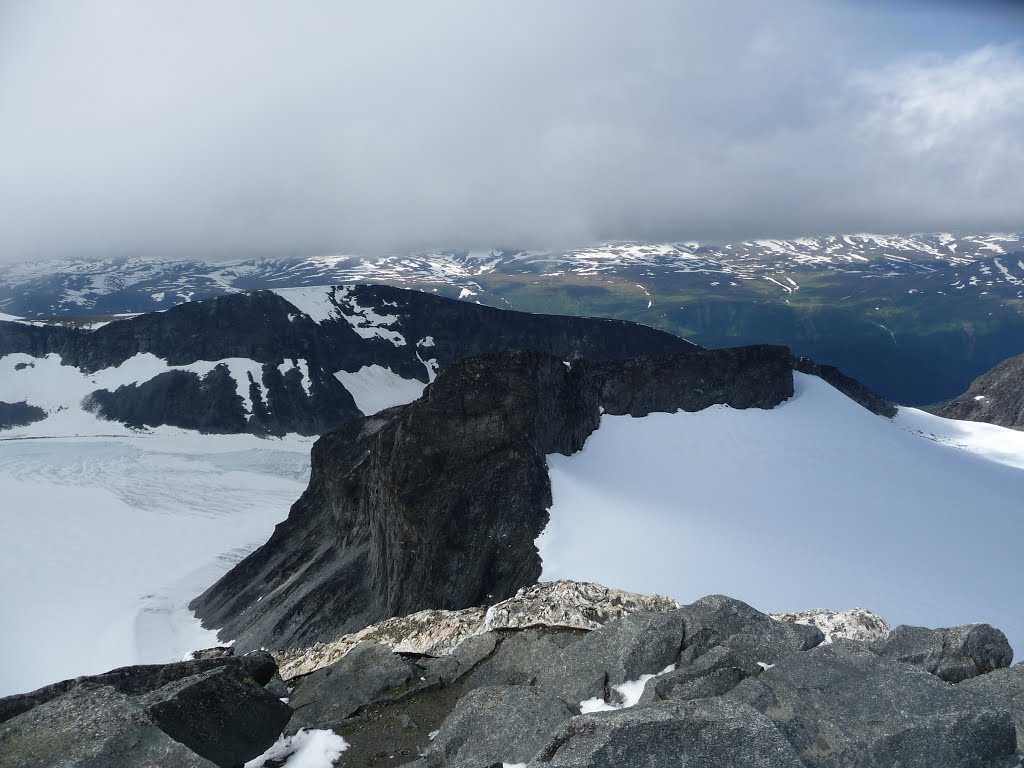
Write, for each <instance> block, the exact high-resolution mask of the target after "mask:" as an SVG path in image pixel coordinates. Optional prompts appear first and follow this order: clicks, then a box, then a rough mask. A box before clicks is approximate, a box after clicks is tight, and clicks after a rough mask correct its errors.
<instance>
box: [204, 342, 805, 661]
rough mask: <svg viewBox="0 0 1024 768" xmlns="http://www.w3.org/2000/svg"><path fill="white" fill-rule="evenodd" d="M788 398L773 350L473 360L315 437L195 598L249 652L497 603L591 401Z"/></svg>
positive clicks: (698, 403) (522, 582) (516, 574)
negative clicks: (284, 506)
mask: <svg viewBox="0 0 1024 768" xmlns="http://www.w3.org/2000/svg"><path fill="white" fill-rule="evenodd" d="M792 393H793V368H792V359H791V357H790V355H789V352H788V350H786V349H785V348H784V347H769V346H764V347H744V348H738V349H726V350H708V351H701V352H688V353H686V354H681V355H670V356H661V357H650V358H638V359H632V360H626V361H580V362H578V363H574V364H572V365H571V366H567V365H566V364H565V363H564V362H563V361H562V360H561V359H559V358H555V357H551V356H548V355H543V354H539V353H532V352H509V353H500V354H494V355H481V356H478V357H475V358H468V359H466V360H463V361H461V362H459V363H457V364H455V365H453V366H451V367H450V368H448V369H447V370H445V371H443V372H442V373H441V375H439V376H438V378H437V380H436V381H435V382H433V383H432V384H431V385H430V386H429V387H428V388H427V390H426V392H425V394H424V396H423V397H422V398H421V399H420V400H417V401H415V402H413V403H411V404H409V405H407V406H404V407H401V408H395V409H390V410H387V411H384V412H382V413H380V414H377V415H376V416H373V417H370V418H367V419H364V420H359V421H354V422H351V423H350V424H348V425H346V426H345V427H343V428H341V429H339V430H337V431H335V432H332V433H330V434H328V435H326V436H324V437H322V438H321V439H320V440H319V441H318V442H317V443H316V444H315V445H314V447H313V450H312V475H311V479H310V484H309V487H308V488H307V490H306V492H305V493H304V494H303V495H302V497H301V498H300V499H299V500H298V501H297V502H296V503H295V505H294V506H293V507H292V509H291V512H290V513H289V516H288V519H287V520H286V521H285V522H283V523H281V524H280V525H278V526H277V528H276V529H275V531H274V534H273V536H272V537H271V538H270V540H269V541H268V542H267V543H266V544H265V545H264V546H263V547H261V548H260V549H258V550H256V551H255V552H254V553H253V554H251V555H250V556H249V557H247V558H246V559H245V560H243V561H242V562H241V563H239V564H238V565H237V566H236V567H235V568H234V569H233V570H232V571H230V572H229V573H228V574H227V575H226V576H224V577H223V578H222V579H221V580H220V581H219V582H217V583H216V584H215V585H214V586H212V587H211V588H210V589H208V590H207V591H206V592H205V593H204V594H203V595H201V596H200V597H199V598H197V599H196V600H195V601H194V602H193V609H194V610H195V611H196V613H197V615H198V616H199V617H200V618H201V619H202V620H203V621H204V623H205V624H206V625H207V626H213V627H218V628H221V627H222V628H224V632H225V636H227V637H232V638H235V639H236V647H239V648H241V649H252V648H259V647H270V648H294V647H300V646H306V645H310V644H312V643H314V642H329V641H333V640H335V639H337V638H338V637H340V636H341V635H343V634H345V633H348V632H352V631H356V630H358V629H360V628H362V627H365V626H367V625H369V624H372V623H374V622H377V621H380V620H381V619H384V618H388V617H391V616H402V615H406V614H409V613H414V612H416V611H420V610H425V609H428V608H434V609H438V608H443V609H459V608H466V607H470V606H475V605H490V604H493V603H495V602H497V601H500V600H502V599H504V598H508V597H511V596H512V595H514V594H515V593H516V591H517V590H518V589H520V588H521V587H524V586H528V585H530V584H533V583H534V582H536V580H537V578H538V577H539V576H540V570H541V563H540V557H539V555H538V553H537V549H536V547H535V545H534V541H535V539H536V538H537V536H538V535H539V534H540V533H541V531H542V530H543V528H544V526H545V525H546V523H547V520H548V513H547V509H548V507H549V506H550V504H551V490H550V481H549V479H548V474H547V461H546V456H547V455H548V454H551V453H562V454H571V453H574V452H575V451H578V450H579V449H580V448H581V447H582V446H583V443H584V441H585V440H586V438H587V436H588V435H590V434H591V433H592V432H593V431H594V430H595V429H596V428H597V427H598V425H599V423H600V415H601V412H602V409H603V412H605V413H609V414H630V415H633V416H643V415H646V414H648V413H651V412H654V411H666V412H674V411H676V410H678V409H683V410H687V411H697V410H701V409H704V408H707V407H708V406H710V405H714V404H718V403H724V404H728V405H730V406H732V407H734V408H771V407H773V406H775V405H778V404H779V403H781V402H782V401H784V400H786V399H787V398H788V397H790V396H791V395H792ZM496 500H500V503H496Z"/></svg>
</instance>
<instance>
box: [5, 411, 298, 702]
mask: <svg viewBox="0 0 1024 768" xmlns="http://www.w3.org/2000/svg"><path fill="white" fill-rule="evenodd" d="M79 416H80V417H82V416H84V417H88V414H79ZM50 421H51V419H47V420H46V421H45V422H42V423H41V424H39V425H37V428H38V430H39V431H40V432H44V433H45V432H51V433H54V432H59V431H60V424H59V423H58V424H56V425H50V424H47V422H50ZM74 426H75V427H76V428H78V429H86V428H88V425H87V424H85V423H84V421H83V420H82V418H78V419H75V420H74ZM94 427H100V428H101V429H100V431H101V432H102V430H106V431H107V432H108V433H109V432H110V431H112V430H114V429H117V430H119V431H125V432H127V431H126V430H124V428H123V427H120V425H117V424H110V423H108V422H96V421H94ZM28 429H29V430H31V429H32V428H31V427H30V428H28ZM23 432H24V431H22V433H23ZM5 434H11V433H5ZM16 434H17V433H16ZM312 442H313V439H312V438H298V437H289V438H285V439H282V440H274V439H265V440H261V439H258V438H255V437H252V436H248V435H222V436H210V435H205V436H204V435H197V434H195V433H187V432H183V431H178V430H173V429H170V428H161V429H160V430H157V431H156V432H155V433H144V434H138V433H136V434H134V435H130V434H125V435H124V436H111V437H93V438H52V439H25V438H21V439H10V438H6V439H3V440H0V499H3V501H2V503H0V583H2V584H4V588H3V589H2V590H0V616H3V626H4V631H3V632H0V696H3V695H7V694H10V693H15V692H18V691H25V690H30V689H33V688H36V687H39V686H41V685H44V684H46V683H50V682H54V681H56V680H60V679H63V678H67V677H74V676H76V675H82V674H88V673H96V672H102V671H104V670H106V669H110V668H113V667H116V666H121V665H125V664H135V663H147V662H161V661H172V660H177V659H180V658H181V657H182V655H183V654H184V653H186V652H187V651H190V650H194V649H197V648H203V647H208V646H210V645H211V644H215V643H216V636H215V634H214V633H213V632H208V631H205V630H203V629H202V628H201V627H200V626H199V622H198V621H197V620H196V619H195V618H193V616H192V614H191V613H190V612H189V611H188V610H187V608H186V607H185V606H186V605H187V603H188V601H189V600H190V599H192V597H194V596H195V595H196V594H197V593H198V592H200V591H201V590H202V589H204V588H205V587H206V586H208V585H209V584H210V583H212V582H213V581H215V580H216V579H217V578H219V577H220V576H221V574H222V573H224V572H225V571H227V570H228V569H229V568H230V567H231V566H232V565H233V564H234V563H235V562H237V561H238V560H239V559H241V557H243V556H244V555H245V554H246V553H247V552H248V551H250V550H252V549H254V548H256V547H257V546H259V545H260V544H262V543H263V542H264V541H265V540H266V539H267V538H268V537H269V536H270V533H271V531H272V530H273V527H274V525H275V524H276V523H278V522H280V521H281V520H283V519H284V518H285V516H286V515H287V512H288V507H289V506H290V505H291V503H292V502H293V501H294V500H295V499H296V498H297V497H298V496H299V494H300V493H301V492H302V490H303V488H304V487H305V484H306V480H307V475H308V466H309V448H310V445H311V444H312Z"/></svg>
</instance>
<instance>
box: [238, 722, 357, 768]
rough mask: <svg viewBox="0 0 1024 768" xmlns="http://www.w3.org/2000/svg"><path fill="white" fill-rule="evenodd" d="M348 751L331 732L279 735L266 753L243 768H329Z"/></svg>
mask: <svg viewBox="0 0 1024 768" xmlns="http://www.w3.org/2000/svg"><path fill="white" fill-rule="evenodd" d="M348 747H349V744H348V742H347V741H345V739H343V738H342V737H341V736H339V735H338V734H336V733H335V732H334V731H331V730H327V729H317V730H312V731H307V730H306V729H305V728H302V729H300V730H299V732H298V733H296V734H295V735H294V736H284V735H282V736H281V737H280V738H279V739H278V740H277V742H276V743H275V744H274V745H273V746H272V747H271V748H270V749H268V750H267V751H266V752H264V753H263V754H262V755H260V756H259V757H255V758H253V759H252V760H250V761H249V762H247V763H246V764H245V768H264V766H266V765H267V763H272V764H273V765H279V766H281V768H331V766H333V765H334V763H335V761H337V759H338V758H339V757H341V754H342V753H343V752H344V751H345V750H346V749H348ZM282 760H283V761H284V762H283V763H282V762H281V761H282Z"/></svg>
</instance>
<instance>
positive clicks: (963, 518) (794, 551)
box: [537, 374, 1024, 654]
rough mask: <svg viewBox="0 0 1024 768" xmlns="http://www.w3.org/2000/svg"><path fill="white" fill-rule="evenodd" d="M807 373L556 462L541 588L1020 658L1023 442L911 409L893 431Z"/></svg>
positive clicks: (621, 423) (617, 420)
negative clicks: (1008, 650) (724, 604)
mask: <svg viewBox="0 0 1024 768" xmlns="http://www.w3.org/2000/svg"><path fill="white" fill-rule="evenodd" d="M794 376H795V380H794V381H795V390H796V391H795V394H794V397H793V398H792V399H790V400H788V401H787V402H785V403H783V404H782V405H780V406H778V407H776V408H774V409H772V410H757V409H751V410H735V409H731V408H728V407H726V406H714V407H712V408H708V409H706V410H704V411H700V412H698V413H685V412H678V413H675V414H661V413H658V414H651V415H649V416H646V417H643V418H632V417H629V416H607V415H606V416H603V417H602V420H601V427H600V429H599V430H598V431H597V432H595V433H594V434H593V435H591V436H590V438H589V440H588V441H587V443H586V446H585V447H584V449H583V450H582V451H581V452H579V453H577V454H575V455H573V456H569V457H566V456H560V455H552V456H549V457H548V463H549V466H550V471H551V485H552V495H553V500H554V503H553V504H552V507H551V522H550V523H549V525H548V527H547V529H546V530H545V531H544V533H542V534H541V536H540V538H539V539H538V542H537V543H538V546H539V548H540V550H541V556H542V558H543V575H542V578H543V579H544V580H553V579H563V578H572V579H582V580H592V581H597V582H600V583H602V584H608V585H613V586H615V587H617V588H619V589H627V590H632V591H635V592H641V593H648V592H660V593H662V594H665V595H670V596H672V597H674V598H676V599H677V600H680V601H683V602H689V601H692V600H694V599H696V598H699V597H701V596H703V595H707V594H712V593H722V594H726V595H730V596H733V597H737V598H739V599H741V600H744V601H746V602H748V603H750V604H751V605H753V606H754V607H756V608H758V609H760V610H762V611H766V612H772V613H775V612H782V611H791V610H804V609H809V608H815V607H827V608H835V609H841V608H849V607H853V606H863V607H866V608H869V609H871V610H874V611H876V612H878V613H880V614H881V615H883V616H884V617H885V618H886V619H887V620H888V621H889V622H890V623H891V624H893V625H895V624H900V623H904V624H918V625H925V626H933V627H939V626H952V625H957V624H966V623H971V622H989V623H991V624H993V625H995V626H997V627H999V628H1000V629H1002V630H1003V631H1004V632H1006V634H1007V635H1008V637H1009V639H1010V642H1011V644H1012V645H1013V646H1014V647H1015V648H1016V649H1017V651H1018V654H1020V653H1022V652H1024V611H1022V610H1021V585H1022V579H1021V563H1020V543H1021V541H1024V509H1022V505H1021V501H1020V500H1021V493H1022V490H1024V433H1022V432H1017V431H1014V430H1009V429H1003V428H1001V427H994V426H991V425H987V424H975V423H971V422H958V421H950V420H947V419H941V418H938V417H936V416H932V415H930V414H927V413H924V412H922V411H917V410H914V409H900V412H899V415H898V416H897V417H896V418H895V419H894V420H891V421H890V420H888V419H885V418H881V417H878V416H875V415H873V414H871V413H869V412H868V411H866V410H865V409H863V408H861V407H860V406H859V405H857V404H856V403H854V402H853V401H852V400H849V399H848V398H846V397H845V396H844V395H842V394H841V393H840V392H838V391H837V390H835V389H833V388H832V387H831V386H829V385H828V384H826V383H825V382H823V381H822V380H821V379H818V378H816V377H813V376H807V375H804V374H794Z"/></svg>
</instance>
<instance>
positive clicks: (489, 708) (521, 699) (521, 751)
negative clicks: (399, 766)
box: [424, 685, 573, 768]
mask: <svg viewBox="0 0 1024 768" xmlns="http://www.w3.org/2000/svg"><path fill="white" fill-rule="evenodd" d="M572 716H573V711H572V710H570V709H569V707H568V706H567V705H566V703H565V702H564V701H562V700H561V699H559V698H557V697H555V696H552V695H551V694H549V693H546V692H545V691H543V690H541V689H540V688H537V687H536V686H529V685H512V686H502V687H485V688H477V689H475V690H473V691H470V692H469V693H468V694H466V695H465V696H463V697H462V698H461V699H460V700H459V702H458V704H457V705H456V707H455V710H454V711H453V712H452V713H451V715H449V716H448V718H447V719H446V720H445V721H444V723H443V724H442V725H441V728H440V730H439V732H438V734H437V736H436V737H435V738H434V740H433V741H432V742H431V743H430V746H429V747H428V748H427V750H426V752H425V753H424V760H425V765H427V766H430V767H431V768H442V767H443V768H455V767H456V766H465V768H471V767H474V768H475V767H476V766H489V765H493V764H495V763H525V762H527V761H528V760H530V759H531V758H532V757H533V756H534V755H535V754H537V752H538V751H540V749H541V747H543V746H544V745H545V744H547V743H548V741H549V740H550V738H551V736H552V734H553V733H554V732H555V730H557V728H558V727H559V726H560V725H561V724H562V723H564V722H565V721H566V720H568V719H569V718H570V717H572Z"/></svg>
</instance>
